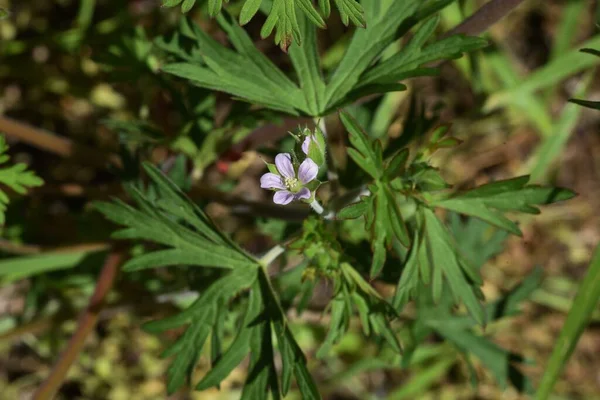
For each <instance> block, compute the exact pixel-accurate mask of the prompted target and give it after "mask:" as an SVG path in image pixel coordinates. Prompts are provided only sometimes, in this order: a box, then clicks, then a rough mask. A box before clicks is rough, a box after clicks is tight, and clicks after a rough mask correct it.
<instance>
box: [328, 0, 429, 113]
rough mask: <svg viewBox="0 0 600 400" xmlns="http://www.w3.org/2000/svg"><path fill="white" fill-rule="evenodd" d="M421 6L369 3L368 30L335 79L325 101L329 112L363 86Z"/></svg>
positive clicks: (351, 48) (363, 31)
mask: <svg viewBox="0 0 600 400" xmlns="http://www.w3.org/2000/svg"><path fill="white" fill-rule="evenodd" d="M418 5H419V1H416V0H407V1H402V2H399V3H394V5H393V6H390V4H389V3H387V4H385V5H384V4H381V5H379V4H377V2H368V3H367V7H368V8H367V9H366V10H365V11H366V13H367V15H369V24H368V27H367V28H366V29H361V30H358V31H356V32H355V34H354V35H353V37H352V40H351V41H350V45H349V46H348V48H347V49H346V53H345V54H344V57H343V58H342V60H341V62H340V64H339V65H338V67H337V68H336V70H335V72H334V74H333V76H332V77H331V80H330V82H329V84H328V85H327V91H326V97H325V98H326V103H327V109H331V108H335V107H337V106H338V105H339V104H340V103H342V102H343V99H344V98H345V97H346V95H347V94H348V93H350V92H351V91H352V89H354V88H355V87H356V86H357V85H358V84H359V80H360V79H361V75H362V74H363V73H364V72H365V71H366V70H367V68H369V67H370V66H372V64H373V62H374V61H375V60H376V59H377V58H379V56H380V55H381V53H382V52H383V50H385V48H386V47H387V46H388V45H389V44H391V43H392V42H393V41H394V40H395V39H396V38H397V35H396V31H397V30H398V27H400V25H402V24H403V23H405V22H406V21H408V20H409V19H410V17H411V16H412V15H413V14H414V13H415V12H416V11H417V8H418ZM407 29H408V28H407Z"/></svg>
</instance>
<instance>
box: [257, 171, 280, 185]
mask: <svg viewBox="0 0 600 400" xmlns="http://www.w3.org/2000/svg"><path fill="white" fill-rule="evenodd" d="M260 187H261V188H263V189H285V185H284V184H283V180H282V179H281V177H280V176H279V175H277V174H273V173H271V172H267V173H266V174H264V175H263V176H261V177H260Z"/></svg>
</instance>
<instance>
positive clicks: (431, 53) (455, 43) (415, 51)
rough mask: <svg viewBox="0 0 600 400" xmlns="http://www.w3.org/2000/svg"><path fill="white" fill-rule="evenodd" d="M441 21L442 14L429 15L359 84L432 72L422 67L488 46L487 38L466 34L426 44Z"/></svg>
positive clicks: (396, 79) (366, 74)
mask: <svg viewBox="0 0 600 400" xmlns="http://www.w3.org/2000/svg"><path fill="white" fill-rule="evenodd" d="M438 23H439V16H436V17H434V18H430V19H429V20H427V21H426V22H425V23H423V25H422V26H421V27H420V28H419V29H418V30H417V32H416V33H415V35H414V37H413V38H412V39H411V41H410V42H409V43H408V44H407V45H406V46H405V47H404V48H403V49H402V50H401V51H399V52H398V53H396V54H395V55H394V56H392V57H390V58H388V59H386V60H385V61H383V62H381V63H380V64H378V65H377V66H376V67H374V68H372V69H370V70H369V71H368V72H366V73H365V75H364V77H363V79H361V82H360V86H366V85H370V84H374V83H379V84H383V83H391V82H397V81H399V80H402V79H405V78H407V77H415V76H419V75H430V74H431V73H432V71H431V70H428V69H421V68H420V67H421V66H422V65H424V64H427V63H430V62H432V61H436V60H444V59H453V58H458V57H460V56H461V55H462V54H463V53H466V52H470V51H473V50H477V49H480V48H482V47H484V46H486V45H487V41H486V40H484V39H480V38H476V37H466V36H463V35H455V36H450V37H447V38H445V39H442V40H440V41H438V42H434V43H433V44H430V45H426V44H425V43H426V41H427V40H428V39H429V38H430V37H431V35H432V34H433V32H434V31H435V28H436V26H437V25H438Z"/></svg>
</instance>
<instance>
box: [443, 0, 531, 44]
mask: <svg viewBox="0 0 600 400" xmlns="http://www.w3.org/2000/svg"><path fill="white" fill-rule="evenodd" d="M523 1H524V0H490V1H489V2H487V3H485V4H484V5H483V6H481V8H480V9H479V10H477V11H475V13H474V14H473V15H471V16H470V17H469V18H467V19H465V20H464V21H463V22H462V23H460V24H459V25H457V26H455V27H454V28H453V29H451V30H449V31H448V32H446V33H445V34H444V35H443V36H442V38H445V37H447V36H450V35H456V34H464V35H479V34H481V33H483V32H485V31H487V30H488V29H489V28H490V27H491V26H492V25H494V24H495V23H496V22H498V21H500V20H501V19H502V18H504V17H506V16H507V15H508V14H509V13H510V12H511V11H512V10H513V9H514V8H516V7H517V6H518V5H519V4H521V3H522V2H523Z"/></svg>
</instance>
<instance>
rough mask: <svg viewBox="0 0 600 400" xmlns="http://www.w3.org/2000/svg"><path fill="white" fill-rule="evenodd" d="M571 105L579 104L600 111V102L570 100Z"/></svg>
mask: <svg viewBox="0 0 600 400" xmlns="http://www.w3.org/2000/svg"><path fill="white" fill-rule="evenodd" d="M569 101H570V102H571V103H574V104H579V105H580V106H583V107H587V108H591V109H593V110H600V101H590V100H578V99H569Z"/></svg>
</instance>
